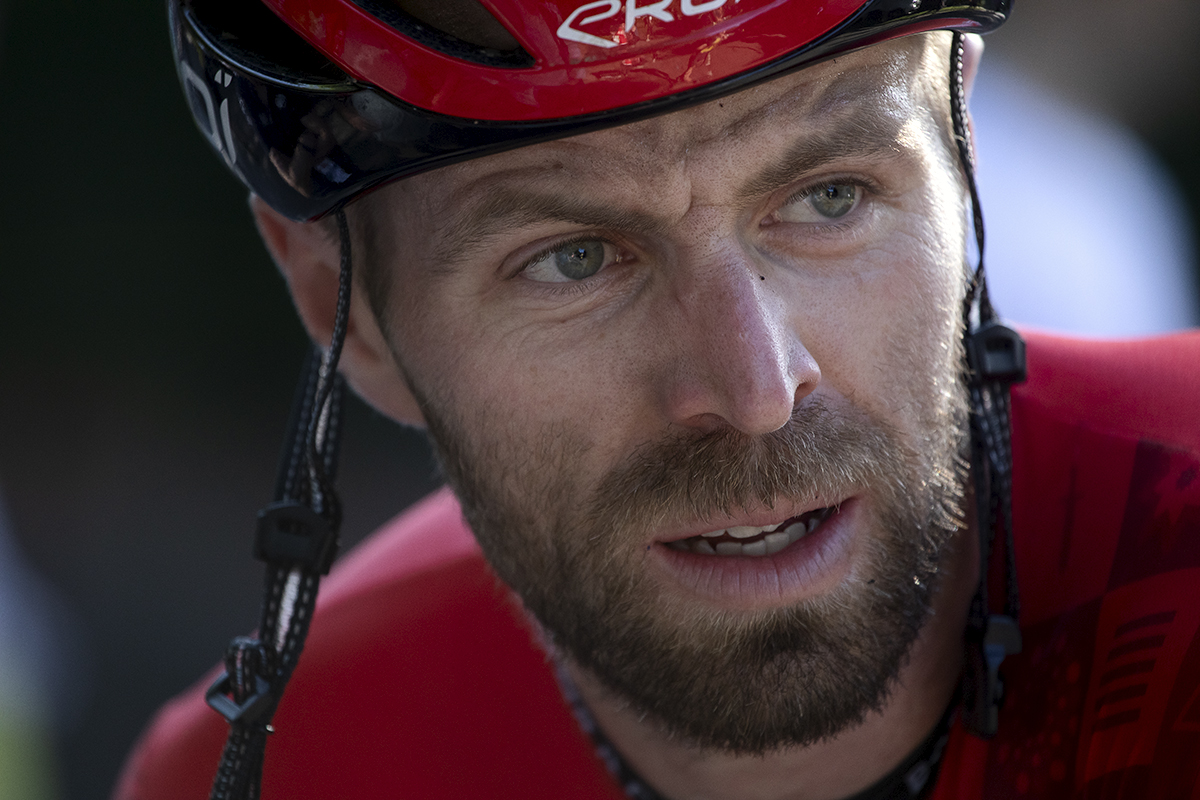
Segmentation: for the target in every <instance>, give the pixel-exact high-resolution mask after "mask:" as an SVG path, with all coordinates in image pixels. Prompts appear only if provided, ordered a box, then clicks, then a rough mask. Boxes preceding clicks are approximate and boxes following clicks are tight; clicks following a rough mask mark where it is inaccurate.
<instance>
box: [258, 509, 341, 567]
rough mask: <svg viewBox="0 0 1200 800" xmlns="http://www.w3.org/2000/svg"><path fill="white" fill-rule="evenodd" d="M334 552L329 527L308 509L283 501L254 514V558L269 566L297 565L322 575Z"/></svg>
mask: <svg viewBox="0 0 1200 800" xmlns="http://www.w3.org/2000/svg"><path fill="white" fill-rule="evenodd" d="M336 552H337V536H336V534H335V533H334V530H333V526H332V525H330V524H329V522H328V521H327V520H326V519H325V518H324V517H322V516H321V515H320V514H318V513H317V512H315V511H313V510H312V509H311V508H309V507H308V506H306V505H304V504H302V503H296V502H293V501H288V500H284V501H281V502H277V503H271V504H270V505H268V506H267V507H266V508H264V509H263V510H262V511H259V512H258V529H257V531H256V532H255V536H254V557H255V558H257V559H259V560H261V561H266V562H268V563H271V564H300V565H301V566H303V567H305V568H306V569H307V570H309V571H310V572H317V573H320V574H321V575H325V574H326V573H328V572H329V567H330V565H331V564H332V563H333V557H334V554H335V553H336Z"/></svg>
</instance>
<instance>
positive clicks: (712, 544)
mask: <svg viewBox="0 0 1200 800" xmlns="http://www.w3.org/2000/svg"><path fill="white" fill-rule="evenodd" d="M837 511H838V509H837V506H826V507H825V508H817V509H814V510H812V511H806V512H805V513H803V514H801V515H800V516H798V517H792V518H791V519H786V520H784V521H783V522H780V523H778V524H777V525H771V526H768V527H765V528H760V527H755V526H744V525H738V526H734V527H732V528H722V529H721V530H716V531H709V532H707V533H702V534H700V535H699V536H691V537H689V538H687V539H679V540H677V541H674V542H668V543H667V547H669V548H671V549H672V550H679V551H681V552H684V553H697V554H699V555H703V556H769V555H774V554H775V553H778V552H779V551H780V550H783V549H785V548H787V547H789V546H790V545H792V544H795V543H796V542H798V541H800V540H801V539H803V538H804V537H805V536H808V535H809V534H810V533H812V532H813V531H815V530H816V529H817V528H819V527H820V526H821V523H823V522H824V521H825V520H827V519H829V518H830V517H831V516H833V515H834V514H836V513H837Z"/></svg>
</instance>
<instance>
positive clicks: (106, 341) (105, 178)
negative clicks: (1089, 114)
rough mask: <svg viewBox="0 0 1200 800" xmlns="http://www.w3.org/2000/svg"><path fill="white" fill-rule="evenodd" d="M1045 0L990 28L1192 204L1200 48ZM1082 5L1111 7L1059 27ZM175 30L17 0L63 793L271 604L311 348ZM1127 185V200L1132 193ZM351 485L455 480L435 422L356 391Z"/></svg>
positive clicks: (41, 539) (29, 309)
mask: <svg viewBox="0 0 1200 800" xmlns="http://www.w3.org/2000/svg"><path fill="white" fill-rule="evenodd" d="M1039 2H1041V3H1042V5H1040V6H1039V4H1038V2H1029V3H1022V4H1021V5H1022V8H1021V9H1019V14H1020V13H1025V14H1026V16H1025V17H1021V16H1020V15H1018V17H1017V18H1016V21H1015V22H1014V23H1013V25H1012V26H1011V29H1010V30H1008V31H1005V33H1004V34H1002V35H1001V36H1000V37H996V38H995V39H994V41H993V42H990V43H989V47H991V48H992V49H993V50H994V51H995V52H996V53H997V54H998V55H1000V56H1001V57H1003V56H1004V55H1005V54H1006V53H1007V54H1008V56H1009V57H1010V58H1014V59H1018V60H1021V61H1023V62H1025V61H1027V62H1028V63H1029V64H1031V65H1033V66H1041V67H1042V68H1044V69H1045V70H1046V74H1047V76H1048V77H1047V78H1046V79H1047V80H1048V81H1049V82H1051V83H1053V84H1055V85H1056V86H1057V87H1058V88H1059V89H1060V90H1061V91H1063V92H1065V93H1068V94H1069V95H1070V96H1071V97H1073V98H1075V99H1076V100H1077V101H1079V102H1081V103H1086V104H1089V105H1092V106H1094V107H1097V108H1102V109H1105V110H1108V111H1110V112H1112V113H1114V114H1116V115H1118V116H1120V117H1121V118H1123V119H1125V120H1126V121H1127V122H1128V123H1130V124H1132V125H1133V126H1134V127H1135V128H1137V129H1138V130H1139V131H1140V132H1141V133H1142V134H1143V135H1144V136H1146V137H1147V138H1148V140H1149V141H1150V142H1151V144H1152V145H1153V146H1154V147H1155V148H1156V150H1157V151H1158V152H1159V153H1160V155H1161V156H1162V157H1163V158H1164V159H1165V161H1166V163H1167V164H1168V165H1169V166H1170V167H1171V168H1172V170H1173V171H1174V172H1175V174H1176V175H1177V176H1178V177H1179V178H1180V180H1181V183H1182V185H1183V187H1184V189H1185V191H1186V192H1187V193H1188V196H1189V198H1190V202H1191V203H1192V209H1193V213H1194V211H1195V209H1197V208H1200V145H1198V141H1200V135H1198V132H1200V100H1198V97H1200V91H1197V90H1196V89H1197V83H1196V78H1195V74H1196V69H1195V65H1194V61H1195V57H1194V56H1191V55H1190V54H1189V53H1186V52H1182V51H1180V52H1176V50H1172V49H1171V48H1170V47H1166V46H1164V45H1163V44H1162V40H1161V38H1160V39H1159V41H1158V44H1157V46H1156V44H1155V41H1154V40H1155V37H1156V35H1157V34H1155V30H1154V29H1151V30H1149V31H1140V30H1139V31H1137V33H1136V36H1137V37H1141V36H1142V35H1143V34H1145V37H1146V41H1144V42H1141V39H1138V41H1139V42H1141V45H1138V46H1134V45H1133V44H1131V43H1130V41H1129V40H1128V39H1127V38H1126V39H1122V38H1121V36H1122V35H1123V34H1120V31H1122V30H1129V27H1128V22H1127V21H1125V22H1123V21H1122V19H1123V18H1122V17H1120V15H1121V14H1127V13H1131V12H1128V9H1122V8H1121V6H1129V5H1132V4H1128V3H1124V4H1118V3H1115V2H1110V1H1109V0H1087V2H1084V0H1064V2H1061V3H1050V2H1048V0H1039ZM0 3H3V0H0ZM1026 6H1028V8H1026ZM1195 6H1196V4H1195V3H1194V0H1187V2H1186V3H1184V2H1175V0H1167V1H1165V2H1164V1H1163V0H1159V2H1151V3H1146V4H1138V7H1139V8H1145V9H1150V8H1151V7H1153V8H1154V9H1157V10H1158V11H1162V13H1164V14H1166V15H1167V17H1168V19H1167V20H1166V21H1165V22H1164V23H1163V25H1164V26H1168V27H1172V28H1174V29H1178V28H1179V26H1181V25H1184V26H1191V27H1190V28H1187V27H1185V30H1189V31H1191V32H1192V34H1193V35H1191V38H1190V42H1191V44H1190V45H1189V47H1190V46H1193V45H1194V42H1195V41H1197V37H1196V36H1195V35H1194V34H1195V32H1196V30H1197V27H1196V19H1197V15H1196V13H1195V10H1196V9H1195ZM1063 8H1066V9H1067V10H1068V11H1069V10H1070V9H1072V8H1073V9H1075V10H1076V11H1078V10H1080V9H1086V10H1089V13H1091V12H1095V13H1097V14H1099V15H1101V16H1103V14H1105V13H1107V14H1110V16H1111V17H1112V19H1113V20H1115V21H1112V22H1110V23H1105V24H1106V25H1109V27H1105V28H1096V27H1088V26H1086V25H1079V24H1067V25H1066V26H1065V27H1064V20H1067V21H1069V20H1070V19H1072V18H1071V17H1070V16H1069V15H1068V14H1067V11H1064V10H1062V9H1063ZM1055 15H1059V16H1060V17H1062V18H1061V19H1060V18H1058V17H1056V16H1055ZM1056 26H1057V27H1056ZM166 30H167V29H166V13H165V8H164V4H163V3H161V2H157V0H123V1H122V2H117V1H116V0H108V1H107V2H67V1H66V0H64V1H63V2H49V1H48V0H23V1H22V0H8V2H7V3H3V5H0V75H2V76H3V80H0V153H3V171H2V173H0V175H2V177H0V186H2V191H0V264H2V265H3V273H2V277H3V279H2V281H0V491H2V492H3V494H4V495H5V496H6V497H7V501H8V506H9V510H10V512H11V517H12V522H13V524H14V529H15V531H16V533H17V535H18V539H19V542H20V545H21V547H22V549H23V551H24V553H25V555H26V556H27V558H28V560H29V562H30V563H31V564H32V565H33V567H34V568H35V569H36V570H38V571H39V572H40V573H41V574H42V575H43V576H45V577H46V578H47V579H49V581H50V582H51V583H52V584H53V585H54V586H55V587H57V592H58V595H59V596H60V598H61V600H62V605H63V606H64V607H65V609H66V612H65V617H64V619H65V621H64V622H62V625H63V626H65V627H64V628H63V629H64V630H65V631H66V637H65V638H66V640H67V644H68V646H67V648H66V649H65V650H63V651H61V655H60V656H59V657H58V661H59V662H60V666H62V667H63V668H64V674H65V679H64V680H62V681H61V682H60V683H58V684H56V686H57V687H58V689H57V691H56V694H55V697H56V698H57V703H56V704H57V705H59V706H61V707H60V708H58V709H57V710H56V712H55V715H54V717H53V726H54V731H55V739H54V742H55V759H56V763H57V769H58V779H57V780H58V793H59V794H60V796H62V797H66V798H87V799H89V800H90V799H92V798H103V797H106V796H107V794H108V792H109V791H110V788H111V786H112V784H113V781H114V780H115V777H116V774H117V771H118V769H119V767H120V764H121V761H122V759H123V757H124V755H125V753H126V752H127V751H128V749H129V748H130V746H131V745H132V743H133V741H134V739H135V737H136V736H137V734H138V732H139V730H140V729H141V728H142V726H143V725H144V724H145V723H146V721H147V719H148V718H149V716H150V715H151V714H152V712H153V711H154V709H155V708H156V707H157V706H159V705H160V704H161V703H162V702H163V701H164V700H166V699H167V698H168V697H170V696H171V695H173V694H174V693H176V692H178V691H179V690H181V689H182V688H184V687H185V686H187V685H188V684H190V683H191V682H193V681H194V680H196V679H197V677H198V676H199V675H200V674H201V673H202V672H204V671H205V670H207V669H208V668H209V667H210V666H211V665H212V664H214V663H215V661H216V660H217V659H218V658H219V657H220V655H221V653H222V652H223V649H224V647H225V644H226V642H227V641H228V640H229V638H230V637H231V636H233V635H236V634H238V633H242V632H245V631H247V630H248V629H250V628H251V627H253V626H254V624H255V623H256V620H257V614H258V602H259V590H260V586H259V582H260V577H261V568H260V566H259V565H258V564H257V563H256V562H254V561H253V560H251V558H250V556H249V549H250V544H249V543H250V533H251V527H252V520H253V517H254V514H255V512H256V510H257V509H258V508H259V507H260V506H261V505H262V504H263V503H264V502H265V501H266V500H267V499H269V496H270V492H271V489H272V484H273V479H274V465H275V459H276V455H277V452H278V448H279V445H280V439H281V436H282V429H283V425H284V422H285V417H286V413H287V410H288V406H289V403H290V396H291V387H292V381H293V379H294V376H295V372H296V370H297V369H298V367H299V365H300V361H301V358H302V355H303V352H304V349H305V340H304V336H303V333H302V331H301V329H300V326H299V325H298V323H297V322H296V320H295V318H294V315H293V313H292V311H291V309H290V306H289V303H288V300H287V298H286V296H285V293H284V287H283V284H282V281H281V280H280V278H279V277H278V275H277V274H276V273H275V271H274V270H273V268H272V267H271V265H270V263H269V261H268V258H267V256H266V254H265V252H264V250H263V248H262V246H261V245H260V244H259V242H258V240H257V236H256V234H255V232H254V230H253V227H252V225H251V223H250V219H249V215H248V213H247V209H246V203H245V192H244V191H243V190H242V189H241V187H240V186H238V185H237V184H236V183H235V182H234V180H233V179H232V178H230V177H228V176H227V175H226V174H225V172H224V169H223V166H222V165H221V163H220V162H219V161H218V159H217V158H215V157H214V156H213V155H212V154H211V153H210V152H209V151H208V150H207V149H206V145H205V143H204V141H203V139H202V138H201V137H200V136H199V135H198V134H197V133H196V131H195V130H194V129H193V127H192V123H191V121H190V119H189V118H188V116H187V114H186V110H185V108H184V104H183V101H182V99H181V97H180V94H179V90H178V86H177V84H176V78H175V73H174V70H173V68H172V65H171V56H170V53H169V48H168V39H167V33H166ZM1097 37H1111V39H1112V40H1113V42H1114V44H1113V46H1112V47H1111V48H1106V47H1104V46H1102V47H1099V48H1097V45H1096V39H1097ZM1118 39H1119V40H1120V44H1119V46H1118V45H1117V40H1118ZM1102 41H1103V40H1102ZM1138 47H1142V49H1141V50H1139V49H1138ZM1073 48H1074V49H1073ZM1097 49H1099V50H1100V51H1101V55H1102V56H1103V55H1107V57H1106V58H1105V57H1097V56H1095V55H1094V54H1095V52H1096V51H1097ZM1047 53H1054V54H1056V55H1055V58H1058V59H1061V61H1062V64H1063V66H1062V67H1061V68H1056V67H1055V66H1054V64H1053V62H1050V63H1049V64H1046V63H1043V62H1045V61H1046V58H1047ZM1147 53H1149V55H1147ZM1122 58H1124V59H1127V63H1126V66H1125V67H1124V68H1122V67H1121V63H1122V62H1121V59H1122ZM1153 58H1160V59H1168V58H1171V59H1175V60H1174V61H1170V62H1169V63H1166V64H1161V63H1154V62H1152V59H1153ZM1039 59H1040V61H1039ZM1088 59H1092V61H1088ZM1130 64H1133V65H1134V66H1133V67H1130V66H1129V65H1130ZM1180 64H1182V65H1183V66H1182V67H1181V66H1179V65H1180ZM1189 65H1190V67H1189ZM1068 67H1069V68H1068ZM1189 68H1190V72H1189V71H1188V70H1189ZM1134 69H1136V70H1138V71H1139V73H1138V74H1139V76H1140V77H1138V78H1137V79H1136V80H1134V79H1130V80H1129V81H1126V82H1127V83H1128V84H1129V85H1128V86H1125V85H1124V84H1122V80H1124V79H1125V78H1126V77H1128V75H1129V73H1130V72H1131V71H1132V70H1134ZM1147 74H1148V75H1149V77H1147ZM1117 84H1122V85H1117ZM1126 188H1130V189H1134V191H1128V192H1125V193H1122V191H1121V189H1120V187H1115V188H1114V195H1115V199H1114V202H1136V187H1126ZM342 485H343V486H344V497H345V507H346V509H347V511H346V524H345V532H346V539H347V540H349V541H354V540H356V539H358V538H360V537H361V536H362V535H364V534H365V533H366V532H367V531H369V530H371V529H372V528H373V527H375V526H376V525H378V524H379V523H381V522H382V521H384V520H385V519H387V518H388V517H389V516H391V515H392V514H393V513H395V512H396V511H398V510H400V509H401V508H403V507H404V506H406V505H407V504H408V503H410V502H411V501H412V500H413V499H415V498H416V497H418V496H420V495H421V494H423V493H425V492H426V491H428V490H429V489H430V488H431V487H432V486H434V485H435V479H434V477H433V469H432V466H431V462H430V459H429V455H428V452H427V450H426V448H425V446H424V444H423V442H422V441H421V439H420V437H419V436H418V435H416V434H413V433H411V432H405V431H401V430H398V429H397V428H396V427H395V426H393V425H390V424H388V423H386V422H384V421H383V420H381V419H379V418H378V417H377V416H375V415H374V414H373V413H371V412H369V411H368V410H366V409H365V408H363V407H362V406H361V405H360V404H355V406H354V407H353V408H351V410H350V415H349V422H348V432H347V436H346V444H345V466H344V467H343V478H342Z"/></svg>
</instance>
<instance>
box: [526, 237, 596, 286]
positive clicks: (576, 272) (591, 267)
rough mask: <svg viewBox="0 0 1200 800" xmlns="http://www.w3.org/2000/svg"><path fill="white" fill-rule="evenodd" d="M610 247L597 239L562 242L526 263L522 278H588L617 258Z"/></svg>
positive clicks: (551, 280) (557, 280) (555, 280)
mask: <svg viewBox="0 0 1200 800" xmlns="http://www.w3.org/2000/svg"><path fill="white" fill-rule="evenodd" d="M612 249H613V248H612V246H611V245H609V244H607V243H606V242H602V241H600V240H598V239H589V240H586V241H582V242H571V243H570V244H564V245H562V246H561V247H558V248H557V249H555V250H552V251H551V252H549V253H546V254H545V255H543V256H539V257H538V258H537V259H535V260H534V261H532V262H530V263H529V264H528V265H526V267H525V270H524V273H525V277H527V278H529V279H531V280H535V281H543V282H546V283H566V282H568V281H581V280H584V279H586V278H590V277H592V276H593V275H595V274H596V273H597V272H599V271H600V270H601V269H603V268H604V267H605V266H606V265H607V264H608V263H610V262H612V261H615V260H616V259H615V258H613V257H612V256H611V253H612Z"/></svg>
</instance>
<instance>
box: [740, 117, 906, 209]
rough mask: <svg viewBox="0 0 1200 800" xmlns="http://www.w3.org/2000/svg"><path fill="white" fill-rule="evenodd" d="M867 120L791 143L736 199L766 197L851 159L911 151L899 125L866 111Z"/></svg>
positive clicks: (895, 155) (852, 120)
mask: <svg viewBox="0 0 1200 800" xmlns="http://www.w3.org/2000/svg"><path fill="white" fill-rule="evenodd" d="M867 115H868V116H869V117H870V121H869V123H868V124H864V120H863V118H862V117H863V112H862V111H858V112H855V113H854V114H853V115H852V116H850V117H848V118H847V119H845V120H842V121H841V123H840V124H839V125H838V126H836V127H834V128H833V129H832V130H828V131H821V132H819V133H817V134H815V135H810V136H805V137H803V138H802V139H801V140H799V141H797V142H795V143H794V144H792V146H791V147H789V148H788V149H787V151H786V152H785V153H784V155H783V156H782V157H781V158H780V159H779V160H778V161H777V162H776V163H775V164H773V165H771V166H768V167H767V168H766V169H764V170H762V171H760V172H759V173H757V174H756V175H754V176H753V177H751V178H750V179H749V180H748V181H747V182H746V183H745V184H743V186H742V188H741V189H739V190H738V198H739V199H741V200H749V199H751V198H754V197H760V196H762V195H765V194H769V193H771V192H773V191H775V190H776V189H779V188H780V187H782V186H786V185H788V184H789V183H792V182H793V181H795V180H796V179H798V178H799V177H801V176H802V175H806V174H808V173H810V172H816V171H818V170H820V169H821V168H822V167H824V166H826V165H827V164H831V163H833V162H836V161H841V160H843V159H846V158H851V157H859V158H862V157H874V156H879V155H884V156H887V157H888V158H889V159H892V158H900V157H902V156H903V155H904V154H905V153H906V152H908V151H909V150H910V148H909V147H908V146H906V145H905V144H904V143H903V142H902V141H901V139H900V128H901V126H902V123H901V122H899V121H897V120H891V119H888V118H886V117H885V116H884V115H883V114H878V113H874V110H873V109H872V110H870V111H867Z"/></svg>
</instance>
